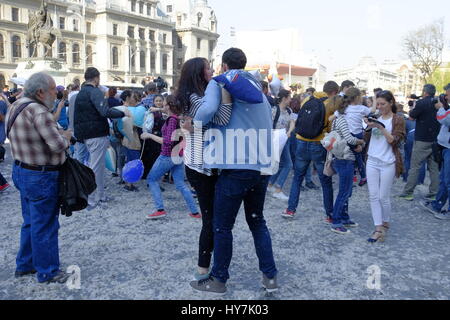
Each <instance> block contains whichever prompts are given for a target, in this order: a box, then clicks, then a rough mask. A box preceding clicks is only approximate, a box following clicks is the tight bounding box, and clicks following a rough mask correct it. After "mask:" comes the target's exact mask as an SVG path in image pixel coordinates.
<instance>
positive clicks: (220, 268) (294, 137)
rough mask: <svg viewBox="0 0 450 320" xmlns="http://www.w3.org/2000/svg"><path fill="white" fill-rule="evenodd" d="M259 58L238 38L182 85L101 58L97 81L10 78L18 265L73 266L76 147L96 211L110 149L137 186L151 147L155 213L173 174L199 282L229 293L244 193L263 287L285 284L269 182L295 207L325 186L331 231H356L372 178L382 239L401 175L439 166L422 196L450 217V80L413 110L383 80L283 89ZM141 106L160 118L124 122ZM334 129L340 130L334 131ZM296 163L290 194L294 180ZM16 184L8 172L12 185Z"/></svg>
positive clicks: (428, 89)
mask: <svg viewBox="0 0 450 320" xmlns="http://www.w3.org/2000/svg"><path fill="white" fill-rule="evenodd" d="M246 62H247V59H246V56H245V53H244V52H242V50H240V49H237V48H231V49H229V50H227V51H226V52H225V53H224V54H223V57H222V72H223V74H222V75H220V76H217V77H213V71H212V69H211V67H210V64H209V62H208V61H207V60H206V59H204V58H194V59H191V60H188V61H186V62H185V63H184V65H183V67H182V71H181V76H180V80H179V82H178V84H177V86H176V90H174V91H173V92H171V93H170V94H169V93H164V92H161V88H159V87H158V85H157V83H149V84H148V85H146V86H145V88H144V90H124V91H122V92H118V90H117V89H114V88H109V89H108V90H105V91H102V90H101V86H100V84H101V82H100V72H99V71H98V70H97V69H96V68H93V67H90V68H88V69H87V70H86V72H85V75H84V78H85V82H84V83H82V84H80V83H74V84H71V85H70V86H68V87H67V88H64V87H62V86H57V85H56V83H55V81H54V79H53V78H52V77H51V76H49V75H47V74H45V73H36V74H34V75H32V76H31V77H30V78H29V79H28V80H27V82H26V84H25V86H24V90H23V91H21V92H19V93H18V91H15V92H14V93H11V92H10V91H8V90H9V88H6V89H5V90H4V91H3V94H2V95H1V98H0V147H1V148H2V149H3V150H4V148H3V147H2V146H1V145H3V143H4V142H5V139H6V137H7V138H8V139H9V141H10V144H11V152H12V157H13V159H14V164H13V174H12V179H13V182H14V185H15V186H16V188H17V189H18V190H19V192H20V196H21V205H22V215H23V220H24V223H23V225H22V228H21V237H20V248H19V252H18V254H17V260H16V273H15V276H16V277H22V276H26V275H29V274H35V273H37V279H38V281H39V282H59V283H64V282H65V281H66V280H67V279H68V277H69V275H68V274H67V273H65V272H63V271H62V270H60V263H59V251H58V228H59V223H58V215H59V202H58V201H59V200H58V173H59V169H60V168H61V166H62V165H63V164H64V162H65V160H66V157H73V158H74V159H77V160H78V161H79V162H81V163H83V164H86V165H88V166H89V167H90V168H91V169H92V171H93V173H94V174H95V181H96V184H97V189H96V191H95V192H94V193H93V194H91V195H90V196H89V200H88V204H89V206H88V207H87V210H94V209H96V208H103V206H104V204H105V203H107V202H114V201H115V199H113V198H111V197H108V196H107V195H106V194H105V191H104V190H105V188H104V183H105V172H106V166H105V158H106V156H107V150H108V148H113V149H114V150H115V152H114V154H115V156H116V159H115V163H116V168H115V172H113V173H112V174H113V176H115V177H118V178H119V181H118V184H119V185H123V188H124V192H140V190H139V189H138V187H137V186H136V185H134V184H132V183H128V182H127V181H124V180H123V179H122V169H123V168H124V166H125V164H126V163H128V162H131V161H135V160H139V159H140V160H142V163H143V165H144V168H145V169H144V174H143V177H142V178H143V179H146V180H147V186H148V189H149V195H150V196H151V198H152V200H153V204H154V208H153V210H151V211H150V212H149V214H148V215H147V218H148V219H163V218H164V217H166V216H167V215H168V214H169V213H168V212H167V211H166V208H165V206H164V201H163V191H164V189H163V188H162V186H161V184H160V182H161V181H162V179H166V181H172V180H173V183H174V185H175V186H176V189H177V190H178V191H179V192H180V193H181V196H182V197H183V199H184V200H185V202H186V206H187V208H188V214H189V216H190V217H192V218H194V219H198V220H201V221H202V228H201V232H200V235H199V246H198V264H197V266H196V270H195V272H194V277H195V280H194V281H192V282H191V283H190V285H191V286H192V287H193V288H194V289H195V290H199V291H207V292H213V293H218V294H223V293H225V292H226V282H227V280H228V279H229V273H228V269H229V266H230V263H231V259H232V251H233V236H232V230H233V226H234V223H235V219H236V216H237V214H238V212H239V209H240V207H241V205H242V203H244V209H245V216H246V221H247V223H248V225H249V229H250V231H251V233H252V236H253V239H254V242H255V250H256V254H257V257H258V260H259V268H260V270H261V272H262V283H263V286H264V287H265V288H266V290H267V291H269V292H272V291H276V290H277V289H278V282H277V267H276V264H275V260H274V256H273V249H272V242H271V236H270V232H269V229H268V227H267V225H266V221H265V219H264V202H265V197H266V194H267V195H270V196H273V197H275V198H276V199H279V200H282V201H287V204H286V205H287V209H286V210H285V211H283V212H282V213H281V216H282V217H284V218H286V219H294V218H295V217H296V216H297V215H298V213H297V208H298V206H299V203H300V195H301V194H302V193H304V192H305V191H306V190H307V189H312V190H318V189H320V188H321V189H322V195H323V210H324V219H325V222H326V223H328V224H329V225H330V229H331V231H333V232H335V233H338V234H348V233H349V232H350V230H349V229H350V228H356V227H358V223H357V222H355V221H353V220H352V219H351V217H350V216H349V205H350V200H351V196H352V192H353V188H354V185H355V184H357V185H358V186H359V187H364V186H366V185H367V187H368V199H369V201H370V208H371V212H372V218H373V223H374V229H375V231H374V232H373V234H372V235H370V236H369V238H368V239H367V241H368V242H369V243H377V242H382V241H384V240H385V238H386V237H387V233H388V230H389V227H390V223H391V216H392V209H391V197H392V196H391V189H392V186H393V184H394V181H395V179H396V178H400V177H402V178H403V179H404V181H405V182H406V185H405V189H404V192H403V193H402V194H401V195H400V198H402V199H404V200H409V201H412V200H414V195H413V193H414V189H415V187H416V185H417V184H419V183H424V176H425V173H426V170H428V172H429V176H430V180H431V184H430V189H429V194H427V195H426V197H425V198H426V201H423V202H421V205H422V206H423V208H424V209H425V210H427V211H430V212H432V213H433V214H434V215H435V217H436V218H438V219H442V220H450V213H449V212H448V211H446V210H445V209H444V207H445V204H446V202H447V200H448V193H449V190H450V151H449V148H450V111H449V109H450V84H449V85H448V86H446V87H445V88H444V90H445V91H446V92H445V93H444V94H442V95H439V96H438V97H436V88H435V87H434V86H433V85H431V84H427V85H425V86H424V90H423V96H422V97H421V99H418V100H415V101H411V105H410V109H411V110H410V112H409V113H406V112H405V111H404V106H403V105H401V104H399V103H397V102H396V100H395V97H394V95H393V93H392V92H390V91H386V90H382V89H375V90H374V94H373V96H371V97H369V96H367V93H366V92H363V91H361V90H360V89H359V88H357V87H356V86H355V84H354V83H353V82H351V81H344V82H343V83H342V84H341V85H338V84H337V83H336V82H334V81H328V82H327V83H325V85H324V87H323V91H321V92H320V91H317V90H316V89H314V88H309V89H308V90H306V92H305V93H300V92H298V90H297V88H274V87H272V86H271V85H270V84H269V83H268V82H265V81H262V79H260V78H258V76H255V75H254V74H251V73H249V72H246V71H245V67H246ZM289 89H290V90H289ZM136 114H145V115H146V116H148V115H149V114H152V117H153V118H152V119H153V126H152V129H151V131H150V132H147V131H145V129H144V127H143V125H142V124H138V123H137V122H136V121H135V122H134V124H133V128H132V132H131V133H130V134H124V132H123V130H122V129H121V128H120V119H123V118H134V120H136V119H135V118H136V117H137V116H136ZM141 122H142V121H141ZM275 130H277V131H278V132H282V134H283V135H284V136H285V138H286V139H285V143H284V145H282V148H281V150H278V149H277V148H275V147H274V143H272V141H273V136H274V135H273V134H272V132H274V131H275ZM230 132H231V133H233V134H230ZM252 132H255V135H254V136H255V137H257V138H256V140H254V141H253V140H252V141H250V139H251V137H252V134H251V133H252ZM240 135H243V136H245V137H244V138H242V139H240V137H239V136H240ZM331 136H333V137H334V140H333V142H332V143H331V144H327V142H326V141H327V137H331ZM254 142H255V143H254ZM236 144H237V145H236ZM0 151H2V150H0ZM278 151H279V152H278ZM3 154H4V151H3V153H0V161H1V160H3ZM274 159H275V160H274ZM267 160H268V161H267ZM274 161H275V162H276V164H277V165H276V166H275V169H273V164H274ZM271 168H272V169H271ZM292 171H293V179H292V184H291V186H290V189H289V190H290V192H289V194H288V195H286V194H285V193H284V192H283V189H284V188H285V184H286V181H287V179H288V177H289V175H290V174H291V172H292ZM439 172H440V173H439ZM357 174H358V175H359V177H360V179H359V182H358V179H357V178H356V177H357ZM314 175H317V176H318V179H319V181H320V187H319V186H317V185H315V184H314V182H313V179H312V177H313V176H314ZM334 176H337V177H338V179H336V180H337V181H338V184H337V190H336V191H337V196H336V197H334V193H335V190H333V178H334ZM171 179H172V180H171ZM303 180H305V182H306V183H305V186H302V184H303ZM187 182H188V183H187ZM7 187H9V184H8V182H7V181H6V180H5V178H4V177H3V176H1V174H0V191H3V190H5V189H6V188H7ZM196 198H197V200H196ZM302 201H307V198H306V197H302Z"/></svg>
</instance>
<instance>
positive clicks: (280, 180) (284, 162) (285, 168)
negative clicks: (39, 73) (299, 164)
mask: <svg viewBox="0 0 450 320" xmlns="http://www.w3.org/2000/svg"><path fill="white" fill-rule="evenodd" d="M288 144H289V141H288V142H287V143H286V145H285V146H284V148H283V152H282V153H281V157H280V168H279V169H278V172H277V173H276V174H274V175H273V176H272V177H271V178H270V180H269V183H270V184H271V185H275V186H276V187H279V188H280V189H283V186H284V183H285V182H286V179H287V177H288V175H289V172H290V171H291V169H292V159H291V153H290V147H289V145H288Z"/></svg>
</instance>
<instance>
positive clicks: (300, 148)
mask: <svg viewBox="0 0 450 320" xmlns="http://www.w3.org/2000/svg"><path fill="white" fill-rule="evenodd" d="M326 157H327V151H326V150H325V148H324V147H322V145H321V144H320V142H306V141H302V140H297V152H296V158H295V167H294V179H293V180H292V187H291V193H290V195H289V203H288V210H289V211H292V212H296V211H297V207H298V203H299V199H300V186H301V185H302V182H303V179H304V178H305V175H306V171H307V169H308V167H309V166H310V164H311V162H313V163H314V164H315V166H316V169H317V173H318V175H319V179H320V184H321V185H322V194H323V206H324V208H325V213H326V214H327V216H328V217H331V215H332V214H333V182H332V180H331V177H327V176H325V175H324V174H323V167H324V165H325V160H326Z"/></svg>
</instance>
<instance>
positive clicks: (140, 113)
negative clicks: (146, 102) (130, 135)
mask: <svg viewBox="0 0 450 320" xmlns="http://www.w3.org/2000/svg"><path fill="white" fill-rule="evenodd" d="M128 110H130V112H131V114H132V115H133V124H134V125H135V126H136V127H139V128H142V126H143V125H144V117H145V113H146V112H147V109H145V107H144V106H137V107H128Z"/></svg>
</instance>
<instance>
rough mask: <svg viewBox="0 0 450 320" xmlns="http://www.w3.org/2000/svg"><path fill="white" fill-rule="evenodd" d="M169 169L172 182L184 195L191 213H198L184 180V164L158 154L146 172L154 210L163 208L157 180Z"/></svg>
mask: <svg viewBox="0 0 450 320" xmlns="http://www.w3.org/2000/svg"><path fill="white" fill-rule="evenodd" d="M168 171H170V172H171V174H172V177H173V181H174V184H175V186H176V188H177V190H178V191H180V192H181V194H182V195H183V197H184V200H185V201H186V204H187V205H188V207H189V210H190V211H191V213H198V212H199V211H198V209H197V204H196V203H195V200H194V197H193V196H192V192H191V189H189V187H188V186H187V185H186V183H185V182H184V164H183V163H181V164H174V163H173V161H172V158H171V157H166V156H159V157H158V159H156V162H155V164H154V165H153V167H152V170H150V173H149V174H148V178H147V182H148V186H149V189H150V193H151V194H152V197H153V201H154V203H155V210H164V203H163V199H162V194H161V188H160V187H159V180H160V179H161V178H162V176H163V175H164V174H165V173H166V172H168Z"/></svg>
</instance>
